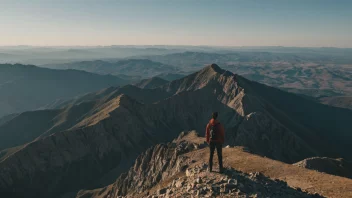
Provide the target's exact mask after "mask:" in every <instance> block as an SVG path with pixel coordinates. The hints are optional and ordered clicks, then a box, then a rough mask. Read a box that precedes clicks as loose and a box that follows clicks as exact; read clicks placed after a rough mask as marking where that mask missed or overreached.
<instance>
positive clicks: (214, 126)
mask: <svg viewBox="0 0 352 198" xmlns="http://www.w3.org/2000/svg"><path fill="white" fill-rule="evenodd" d="M217 118H218V113H217V112H214V113H213V115H212V119H211V120H210V121H209V123H208V124H207V127H206V130H205V131H206V135H205V137H206V141H207V143H208V144H209V148H210V156H209V171H212V168H213V156H214V151H215V148H216V151H217V154H218V160H219V170H220V172H222V171H223V164H222V144H223V143H224V140H225V130H224V127H223V126H222V124H221V123H220V122H219V121H218V120H217Z"/></svg>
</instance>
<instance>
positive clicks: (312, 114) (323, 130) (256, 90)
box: [238, 76, 352, 159]
mask: <svg viewBox="0 0 352 198" xmlns="http://www.w3.org/2000/svg"><path fill="white" fill-rule="evenodd" d="M238 83H239V86H241V87H243V88H244V89H245V92H246V93H247V95H255V96H257V98H259V99H260V100H261V102H262V105H263V107H264V108H265V111H267V112H268V113H270V114H271V116H273V117H274V118H275V119H277V120H278V121H279V122H280V123H282V125H284V126H285V127H287V128H288V129H290V130H292V131H294V132H295V134H296V135H297V136H299V137H301V138H302V139H304V140H305V141H306V142H309V144H310V146H311V147H313V148H316V149H317V150H321V151H324V153H325V154H326V155H325V156H335V157H338V156H343V157H345V158H349V159H352V156H351V153H349V152H348V151H347V150H346V148H348V147H350V142H351V141H352V133H350V132H351V130H350V129H351V125H350V123H349V120H352V111H350V110H348V109H341V108H336V107H331V106H327V105H323V104H320V103H317V102H314V101H311V100H307V99H305V98H303V97H300V96H298V95H295V94H291V93H287V92H284V91H281V90H279V89H276V88H272V87H269V86H266V85H263V84H260V83H257V82H254V81H249V80H247V79H245V78H243V77H240V76H239V78H238ZM316 140H319V141H316ZM328 145H329V146H328ZM323 156H324V155H323Z"/></svg>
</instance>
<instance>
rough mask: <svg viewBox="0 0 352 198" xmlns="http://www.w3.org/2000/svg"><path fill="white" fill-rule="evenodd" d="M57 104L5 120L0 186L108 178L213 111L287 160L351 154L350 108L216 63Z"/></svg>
mask: <svg viewBox="0 0 352 198" xmlns="http://www.w3.org/2000/svg"><path fill="white" fill-rule="evenodd" d="M140 87H143V88H140ZM56 108H58V109H52V110H40V111H32V112H25V113H21V114H19V115H16V116H14V117H11V118H10V119H7V120H5V121H4V122H3V124H1V125H0V135H1V140H2V141H1V142H0V148H1V149H3V150H2V151H1V153H0V157H1V158H0V192H3V193H7V194H9V195H11V196H24V195H26V196H36V197H48V196H51V197H54V196H62V195H68V194H76V193H77V192H78V190H79V189H82V188H85V189H94V188H97V187H104V186H106V185H109V184H111V183H113V182H114V181H115V180H116V178H118V177H119V176H120V175H121V173H122V172H123V171H126V170H128V168H129V166H130V165H132V164H133V162H134V160H135V159H136V158H137V156H138V155H139V154H140V153H141V152H144V151H145V150H146V149H147V148H149V147H151V146H153V145H156V144H158V143H162V142H169V141H172V140H173V139H174V138H176V137H177V136H178V134H179V133H180V132H182V131H190V130H195V131H197V132H199V133H204V128H205V125H206V124H207V122H208V120H209V117H210V115H211V113H212V112H213V111H218V112H219V119H220V121H221V123H222V124H223V125H224V126H225V131H226V144H229V145H230V146H232V145H236V146H244V147H246V148H247V149H248V150H249V151H250V152H251V153H254V154H256V155H260V156H263V157H264V156H265V157H267V158H271V159H275V160H280V161H282V162H286V163H295V162H298V161H300V160H303V159H305V158H309V157H314V156H326V157H331V158H337V157H342V158H345V159H346V160H351V159H352V156H351V153H350V152H349V150H350V149H351V146H350V142H351V140H352V135H351V133H350V129H351V128H350V124H349V121H350V120H352V112H351V111H350V110H347V109H341V108H335V107H330V106H326V105H323V104H319V103H317V102H315V101H312V100H309V99H306V98H304V97H301V96H298V95H295V94H292V93H287V92H285V91H282V90H279V89H276V88H272V87H269V86H267V85H263V84H260V83H257V82H254V81H251V80H248V79H246V78H244V77H242V76H240V75H238V74H233V73H231V72H230V71H227V70H223V69H221V68H220V67H219V66H218V65H216V64H212V65H210V66H207V67H205V68H203V69H201V70H200V71H198V72H195V73H192V74H190V75H188V76H185V77H183V78H181V79H178V80H174V81H171V82H164V81H162V83H160V84H158V83H156V84H155V81H154V80H150V81H145V82H144V83H142V85H139V87H137V86H133V85H127V86H123V87H110V88H107V89H104V90H101V91H98V92H94V93H90V94H86V95H85V96H82V97H77V98H75V99H73V100H68V101H66V102H64V103H61V104H60V105H58V106H57V107H56ZM21 130H22V131H21ZM23 134H26V135H23ZM317 140H319V141H317Z"/></svg>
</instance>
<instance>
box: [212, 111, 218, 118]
mask: <svg viewBox="0 0 352 198" xmlns="http://www.w3.org/2000/svg"><path fill="white" fill-rule="evenodd" d="M212 118H213V119H214V120H216V119H217V118H218V112H213V114H212Z"/></svg>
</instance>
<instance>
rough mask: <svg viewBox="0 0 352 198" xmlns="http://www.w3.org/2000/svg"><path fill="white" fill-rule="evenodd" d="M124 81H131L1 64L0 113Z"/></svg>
mask: <svg viewBox="0 0 352 198" xmlns="http://www.w3.org/2000/svg"><path fill="white" fill-rule="evenodd" d="M123 84H128V81H125V80H123V79H120V78H118V77H116V76H111V75H105V76H102V75H97V74H92V73H88V72H84V71H77V70H53V69H46V68H40V67H36V66H32V65H20V64H15V65H10V64H0V116H3V115H7V114H12V113H21V112H24V111H29V110H35V109H38V108H40V107H42V106H44V105H46V104H48V103H50V102H52V101H54V100H57V99H68V98H72V97H74V96H77V95H80V94H84V93H87V92H92V91H96V90H99V89H102V88H105V87H109V86H118V85H123Z"/></svg>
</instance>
